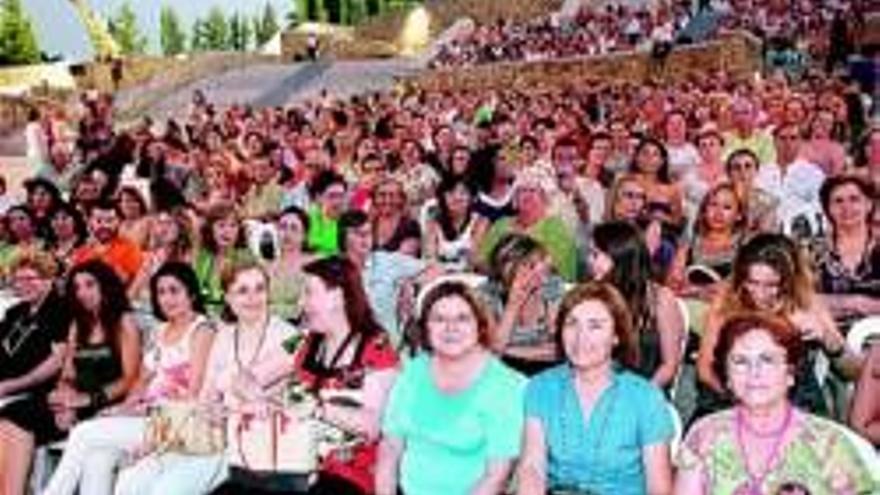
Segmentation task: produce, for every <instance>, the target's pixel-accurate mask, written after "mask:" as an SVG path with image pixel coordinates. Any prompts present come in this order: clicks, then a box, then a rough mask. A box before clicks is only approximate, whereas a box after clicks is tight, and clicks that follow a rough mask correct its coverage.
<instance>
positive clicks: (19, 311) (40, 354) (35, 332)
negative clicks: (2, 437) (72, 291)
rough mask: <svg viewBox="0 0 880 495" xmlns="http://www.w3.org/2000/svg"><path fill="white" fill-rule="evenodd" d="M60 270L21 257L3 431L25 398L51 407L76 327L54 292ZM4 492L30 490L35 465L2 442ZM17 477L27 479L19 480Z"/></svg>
mask: <svg viewBox="0 0 880 495" xmlns="http://www.w3.org/2000/svg"><path fill="white" fill-rule="evenodd" d="M57 274H58V264H57V263H56V262H55V260H54V259H53V258H52V256H50V255H48V254H45V253H38V252H35V251H34V252H29V253H25V254H22V255H20V256H19V257H17V258H16V259H15V260H14V261H13V263H12V266H11V268H10V280H11V282H12V287H13V290H14V292H15V294H16V296H17V298H18V299H19V301H20V302H18V303H17V304H15V305H13V306H12V307H10V308H9V309H8V310H7V311H6V315H5V316H4V317H3V319H2V321H0V431H3V432H4V434H5V433H8V431H6V430H7V429H8V427H9V426H10V424H7V423H6V420H7V418H8V417H9V415H10V411H14V409H10V408H9V406H13V408H14V406H15V403H16V402H17V401H18V400H21V399H23V398H24V397H38V398H42V401H43V402H45V401H46V396H47V395H48V394H49V392H50V391H51V390H52V387H53V386H54V383H55V378H56V377H57V375H58V373H59V371H60V370H61V365H62V359H61V354H60V353H56V352H54V349H53V348H55V347H57V346H63V345H64V341H65V337H66V335H67V330H68V328H69V327H70V319H71V316H72V315H71V313H70V311H69V310H68V308H67V306H66V305H65V304H63V299H64V298H63V297H62V296H61V294H60V293H59V292H58V291H56V290H53V281H54V278H55V277H56V276H57ZM0 445H3V448H2V449H0V473H3V474H0V481H4V482H5V483H4V484H2V485H0V492H2V493H10V494H16V493H21V491H20V490H23V489H24V483H25V480H24V475H25V474H26V473H27V471H28V466H29V465H30V462H31V459H30V456H29V455H16V454H20V453H21V451H20V450H17V449H16V448H15V447H13V446H12V445H11V444H9V443H6V442H2V441H0ZM17 473H21V474H22V476H18V479H16V477H17Z"/></svg>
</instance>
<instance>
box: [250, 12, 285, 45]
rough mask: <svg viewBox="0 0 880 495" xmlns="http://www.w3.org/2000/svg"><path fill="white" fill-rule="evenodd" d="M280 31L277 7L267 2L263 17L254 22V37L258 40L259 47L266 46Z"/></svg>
mask: <svg viewBox="0 0 880 495" xmlns="http://www.w3.org/2000/svg"><path fill="white" fill-rule="evenodd" d="M279 29H280V28H279V27H278V16H277V14H276V13H275V7H273V6H272V4H271V3H268V2H267V3H266V4H265V6H264V7H263V15H262V16H261V17H259V18H255V20H254V37H255V38H256V42H257V46H263V45H264V44H266V43H267V42H268V41H269V40H271V39H272V37H273V36H275V33H277V32H278V30H279Z"/></svg>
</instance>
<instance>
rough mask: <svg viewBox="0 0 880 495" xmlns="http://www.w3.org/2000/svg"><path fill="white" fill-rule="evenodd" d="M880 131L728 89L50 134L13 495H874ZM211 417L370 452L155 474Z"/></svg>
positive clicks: (14, 274) (857, 117)
mask: <svg viewBox="0 0 880 495" xmlns="http://www.w3.org/2000/svg"><path fill="white" fill-rule="evenodd" d="M615 29H616V28H615ZM490 37H491V36H490ZM492 43H495V42H494V41H493V42H492ZM865 101H866V98H865V95H863V94H862V93H861V92H860V89H859V88H858V87H857V86H854V85H852V84H849V83H848V82H846V81H844V80H841V79H839V78H837V77H836V76H833V75H825V74H824V73H820V74H813V75H811V76H810V77H807V78H804V79H802V80H800V81H798V82H792V81H789V80H788V79H787V78H786V77H784V75H780V74H768V75H767V76H766V77H759V78H749V79H747V80H739V79H736V78H734V77H732V76H731V75H729V74H716V75H714V76H713V77H706V78H703V79H701V80H694V81H686V82H682V83H676V84H672V83H669V84H654V83H651V84H640V83H635V82H633V83H630V84H613V85H597V86H595V87H590V88H560V89H540V90H534V91H512V90H485V91H448V92H426V91H421V90H411V89H405V88H400V89H399V90H397V91H392V92H384V93H374V94H368V95H360V96H354V97H351V98H348V99H336V98H333V97H331V96H330V95H326V94H325V95H322V96H321V97H320V98H317V99H314V100H310V101H308V102H305V103H302V104H298V105H293V106H290V107H287V108H265V109H255V108H249V107H247V106H243V105H231V106H229V107H223V108H221V107H218V106H215V105H214V104H212V103H211V102H210V101H209V99H208V97H207V96H206V95H205V94H203V93H201V92H196V93H194V95H193V99H192V103H191V104H190V106H189V108H188V109H181V115H180V116H178V117H174V118H171V119H169V120H167V121H166V122H161V123H157V122H153V121H151V120H150V119H149V118H144V119H142V120H141V121H140V122H138V123H137V124H136V125H134V126H131V127H129V128H120V127H119V126H117V125H115V124H114V121H113V99H112V96H110V95H98V94H84V95H83V97H82V99H81V100H80V102H79V105H78V106H77V108H74V109H62V108H51V107H46V108H42V109H39V111H35V112H34V115H33V118H32V119H31V122H30V123H29V124H28V127H27V129H26V134H27V137H28V144H29V149H28V157H29V159H30V161H31V163H32V165H33V167H34V170H35V174H34V176H33V177H32V178H31V179H30V180H28V181H26V183H25V189H26V198H25V199H24V201H23V202H21V203H19V202H16V201H15V200H14V199H13V198H11V197H9V195H7V196H4V199H3V222H2V224H0V225H2V226H3V229H2V231H0V232H2V236H0V239H2V244H0V269H2V275H3V280H4V284H5V285H6V286H7V287H9V288H10V289H11V291H6V292H4V293H3V297H4V300H6V301H8V302H9V305H10V306H11V307H10V308H9V310H8V311H7V312H6V314H5V316H4V317H3V319H2V321H0V343H2V345H0V483H2V484H0V491H2V493H5V494H9V495H17V494H22V493H25V491H26V489H27V487H28V480H29V476H30V474H29V473H30V470H31V465H32V460H33V458H34V453H35V451H37V450H38V449H40V448H41V447H44V446H47V445H50V444H53V443H54V442H57V441H59V440H62V439H66V444H65V446H64V450H63V455H62V457H61V459H60V462H59V463H58V466H57V467H56V469H55V470H54V473H53V474H52V476H51V479H50V480H49V481H48V483H47V484H46V486H45V493H47V494H53V495H54V494H73V493H76V492H77V491H79V493H88V494H110V493H116V494H128V493H132V494H159V493H161V494H178V493H179V494H196V493H219V494H225V493H245V492H246V493H259V492H260V490H262V491H263V492H272V491H273V490H275V491H279V490H280V491H283V492H284V493H310V494H333V495H345V494H349V493H351V494H372V493H375V494H379V495H390V494H396V493H400V492H402V493H406V494H408V495H411V494H416V495H418V494H426V495H435V494H438V493H444V494H446V493H448V494H464V493H480V494H490V493H507V492H515V493H519V494H523V495H532V494H542V493H615V494H617V493H619V494H629V493H632V494H642V493H651V494H663V493H678V494H682V495H691V494H700V493H706V494H709V493H725V494H726V493H736V494H741V493H749V494H752V493H755V494H757V493H765V494H778V493H779V494H781V493H812V494H823V493H828V494H832V493H833V494H867V493H876V491H877V490H878V489H880V487H878V480H877V472H876V471H872V469H875V468H876V466H877V464H876V462H877V461H876V456H874V457H872V456H871V455H870V454H873V452H869V454H868V455H867V456H866V454H865V450H864V448H863V447H864V445H865V444H866V443H867V444H873V445H874V446H877V445H878V444H880V402H878V398H880V393H878V392H880V382H878V374H877V369H880V368H878V367H880V345H871V342H872V341H871V340H870V339H869V340H868V341H867V344H866V346H865V347H864V348H854V347H853V346H852V345H850V344H849V343H848V341H847V335H848V333H849V332H850V329H851V328H854V327H855V326H856V325H860V324H861V323H862V320H866V319H869V318H871V317H874V318H876V316H877V315H878V314H880V203H878V196H877V190H878V189H877V188H878V187H880V128H878V127H877V124H876V123H872V121H871V120H870V115H871V112H872V110H876V109H872V108H869V107H865V105H864V102H865ZM874 324H875V325H876V320H875V323H874ZM875 333H876V332H875ZM687 368H692V369H694V370H695V373H693V374H691V373H686V372H684V370H686V369H687ZM689 377H690V378H689ZM694 377H695V378H694ZM851 384H854V385H855V386H854V387H850V386H849V385H851ZM689 389H691V390H692V391H695V396H696V399H694V400H691V401H690V402H688V400H687V399H685V398H683V397H686V396H687V394H686V393H684V392H685V391H687V390H689ZM180 402H185V403H190V404H198V405H201V406H204V409H198V411H199V412H198V414H199V415H204V416H205V417H207V418H208V419H207V420H206V421H207V423H209V424H213V423H216V422H217V421H221V422H222V421H233V420H234V421H239V420H241V421H243V422H244V423H247V424H249V425H251V426H252V425H253V424H256V423H255V422H259V421H261V419H260V418H263V419H262V420H265V421H271V420H270V419H265V418H266V417H268V418H273V417H274V416H273V415H272V414H268V416H266V415H265V414H262V413H256V412H254V413H253V414H251V413H250V412H248V413H247V414H249V416H247V417H248V418H249V419H247V421H245V420H242V419H241V417H240V416H241V414H244V412H247V411H251V409H250V408H255V407H256V408H259V407H265V409H260V410H261V411H263V412H265V410H272V411H274V410H275V408H281V409H284V408H285V407H287V408H288V409H290V408H292V407H294V406H295V405H296V404H299V405H300V406H296V407H305V406H303V404H310V406H309V410H308V414H307V416H308V418H311V419H310V421H315V422H317V423H320V424H322V425H325V426H327V427H328V428H331V429H333V431H337V432H338V433H339V434H338V435H337V436H336V437H334V439H332V440H326V441H322V442H323V443H322V445H323V448H321V449H318V450H319V453H318V454H316V455H317V456H318V459H317V462H316V463H315V465H314V466H312V467H311V468H310V469H308V470H305V471H303V472H295V473H291V472H288V471H283V470H281V471H278V472H266V471H265V470H263V469H260V468H256V467H254V464H253V463H252V462H253V458H250V460H249V458H248V456H246V455H244V447H245V446H244V444H243V443H242V442H243V441H244V440H242V438H240V437H241V432H242V431H243V430H242V429H241V428H245V429H247V428H246V427H245V426H241V425H239V429H238V430H236V431H237V432H238V435H237V436H236V435H229V436H228V437H227V439H226V444H225V445H220V446H216V445H215V446H213V447H210V446H208V447H205V448H204V449H199V452H198V453H193V452H182V451H180V450H179V449H175V448H169V447H168V446H167V445H165V446H162V448H157V447H156V446H155V445H150V444H149V442H145V438H147V437H149V435H148V434H147V433H148V431H149V430H150V428H151V427H152V426H151V424H152V418H153V414H154V413H155V411H156V410H157V409H161V408H162V407H163V406H164V405H167V404H171V403H180ZM279 404H281V405H279ZM291 404H293V405H291ZM234 418H238V419H234ZM244 423H241V424H244ZM248 431H251V430H248ZM279 435H280V433H279ZM205 438H206V437H204V436H203V438H202V439H203V440H204V439H205ZM278 438H281V440H282V443H284V442H287V443H284V445H271V446H268V445H263V447H264V448H271V449H274V450H277V449H285V448H286V449H288V451H287V452H288V454H289V453H290V452H289V450H290V449H292V450H294V451H295V450H296V449H297V446H298V445H310V444H311V442H312V441H313V440H314V439H313V438H311V435H308V438H306V437H301V438H295V439H290V438H288V437H278ZM205 441H207V440H205ZM315 441H317V440H315ZM208 443H210V442H208ZM319 443H320V442H319ZM178 447H180V446H178ZM302 448H303V449H306V447H302ZM274 450H273V451H274ZM868 451H871V448H870V447H868ZM512 480H515V481H512Z"/></svg>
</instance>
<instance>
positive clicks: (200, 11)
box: [22, 0, 293, 62]
mask: <svg viewBox="0 0 880 495" xmlns="http://www.w3.org/2000/svg"><path fill="white" fill-rule="evenodd" d="M125 1H126V0H89V3H90V5H91V6H92V8H93V9H94V10H95V11H97V12H99V13H100V14H101V15H102V16H103V17H104V18H105V19H106V18H108V17H109V16H110V15H111V14H113V13H114V12H116V11H118V9H119V8H120V7H121V6H122V4H123V3H125ZM128 1H129V2H130V4H131V6H132V7H133V9H134V11H135V14H136V15H137V19H138V24H139V26H140V27H141V32H143V33H144V34H146V35H147V36H148V38H149V41H150V45H149V48H148V50H150V51H152V52H158V50H159V11H160V10H161V8H162V6H163V5H165V4H168V5H170V6H172V7H174V9H175V10H176V11H177V13H178V15H179V16H180V18H181V20H182V22H183V24H184V25H185V26H186V27H187V33H189V27H190V26H191V25H192V22H193V21H194V20H195V19H196V18H197V17H204V16H205V15H206V14H207V13H208V11H209V10H210V9H211V7H213V6H214V5H220V6H222V7H223V10H224V11H225V12H227V13H229V14H231V13H232V12H234V11H236V10H238V11H239V12H241V13H247V14H248V15H252V14H255V13H257V12H261V11H262V9H263V5H264V4H265V3H266V2H269V3H271V4H273V5H274V6H275V11H276V13H278V20H279V23H281V24H283V19H284V15H285V14H286V13H287V11H288V10H289V9H290V6H291V5H292V4H293V0H128ZM22 4H23V5H24V8H25V11H27V13H28V14H30V16H31V20H32V21H33V23H34V28H35V29H36V31H37V39H38V41H39V43H40V48H41V49H42V50H43V51H45V52H47V53H49V54H50V55H55V54H60V55H62V56H63V58H64V59H65V60H68V61H74V62H75V61H81V60H86V59H88V58H89V57H90V56H91V54H92V49H91V45H90V43H89V39H88V36H87V34H86V31H85V28H83V26H82V24H81V23H80V22H79V18H78V17H77V15H76V11H75V10H74V9H73V7H72V6H71V5H70V4H69V1H68V0H22Z"/></svg>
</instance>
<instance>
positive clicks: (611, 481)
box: [517, 283, 674, 495]
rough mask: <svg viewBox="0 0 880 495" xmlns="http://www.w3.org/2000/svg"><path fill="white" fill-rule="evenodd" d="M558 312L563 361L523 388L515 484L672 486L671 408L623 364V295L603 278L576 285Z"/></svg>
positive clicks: (543, 487) (548, 487)
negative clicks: (522, 425) (521, 434)
mask: <svg viewBox="0 0 880 495" xmlns="http://www.w3.org/2000/svg"><path fill="white" fill-rule="evenodd" d="M556 321H557V334H558V335H559V336H560V339H561V340H562V348H563V349H564V351H565V355H566V358H567V363H565V364H561V365H559V366H557V367H554V368H551V369H549V370H547V371H544V372H542V373H541V374H539V375H537V376H535V377H534V378H533V379H532V380H531V381H530V382H529V384H528V388H527V389H526V397H525V414H526V426H525V436H524V437H525V445H524V446H523V455H522V458H521V459H520V463H519V472H518V478H519V486H518V492H517V493H519V494H520V495H531V494H536V493H537V494H544V493H578V494H598V493H601V494H606V493H613V494H615V495H630V494H632V495H642V494H648V493H651V494H655V493H670V491H671V489H672V470H671V468H670V459H669V441H670V440H671V439H672V437H673V434H674V427H673V422H672V415H671V412H670V411H669V410H668V408H667V406H666V402H665V399H664V398H663V393H662V392H661V391H660V389H659V388H657V387H656V386H655V385H653V384H651V383H650V382H649V381H647V380H646V379H644V378H642V377H640V376H638V375H636V374H635V373H633V372H631V371H627V370H626V367H628V366H632V365H633V364H634V363H635V362H636V354H637V350H636V349H637V347H636V341H635V336H634V334H633V330H632V323H631V316H630V314H629V310H628V309H627V305H626V302H625V301H624V300H623V298H622V296H621V295H620V294H619V293H618V292H617V290H616V289H614V287H613V286H611V285H609V284H605V283H589V284H585V285H581V286H578V287H576V288H574V289H572V290H571V291H570V292H569V293H568V294H567V295H566V296H565V298H564V299H563V300H562V304H561V305H560V309H559V315H558V318H557V320H556Z"/></svg>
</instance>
